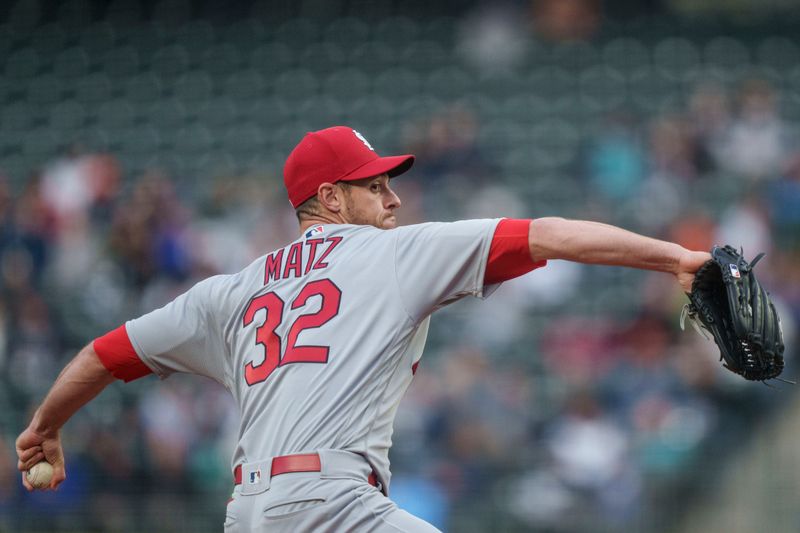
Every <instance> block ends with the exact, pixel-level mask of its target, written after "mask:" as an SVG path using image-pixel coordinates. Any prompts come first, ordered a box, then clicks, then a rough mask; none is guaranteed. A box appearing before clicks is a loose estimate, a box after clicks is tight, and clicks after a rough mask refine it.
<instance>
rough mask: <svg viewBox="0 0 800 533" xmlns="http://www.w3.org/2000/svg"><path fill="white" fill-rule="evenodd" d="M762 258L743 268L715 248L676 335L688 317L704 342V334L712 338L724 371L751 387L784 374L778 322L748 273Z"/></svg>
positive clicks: (730, 252)
mask: <svg viewBox="0 0 800 533" xmlns="http://www.w3.org/2000/svg"><path fill="white" fill-rule="evenodd" d="M763 256H764V254H763V253H762V254H759V255H758V256H756V258H755V259H753V262H752V263H748V262H747V261H745V259H744V257H742V254H740V253H739V252H737V251H736V250H735V249H734V248H733V247H732V246H723V247H719V246H715V247H714V248H713V249H712V250H711V260H710V261H707V262H706V263H705V264H704V265H703V266H702V267H700V269H699V270H698V271H697V273H696V274H695V278H694V281H693V282H692V292H691V293H690V294H688V295H687V296H689V302H690V303H688V304H686V305H685V306H684V309H683V313H682V314H681V329H683V327H684V322H685V319H686V317H687V316H688V317H689V318H690V319H691V320H692V323H693V325H694V326H695V328H696V329H697V330H698V331H699V332H700V333H701V334H703V335H704V336H706V334H705V333H704V332H703V330H702V329H701V328H703V329H705V330H707V331H709V332H710V333H711V334H712V335H713V337H714V341H715V342H716V343H717V346H718V347H719V349H720V352H721V353H720V360H721V361H722V360H724V361H725V362H724V363H723V366H724V367H725V368H727V369H728V370H730V371H731V372H735V373H737V374H739V375H741V376H742V377H744V378H745V379H749V380H754V381H764V380H767V379H773V378H777V377H778V376H779V375H780V374H781V372H782V371H783V334H782V331H781V321H780V318H779V317H778V313H777V312H776V311H775V306H774V305H773V304H772V300H770V297H769V293H768V292H767V291H765V290H764V288H763V287H762V286H761V284H760V283H759V282H758V280H757V279H756V276H755V274H754V273H753V267H755V266H756V263H758V261H759V260H760V259H761V258H762V257H763ZM698 323H699V325H698Z"/></svg>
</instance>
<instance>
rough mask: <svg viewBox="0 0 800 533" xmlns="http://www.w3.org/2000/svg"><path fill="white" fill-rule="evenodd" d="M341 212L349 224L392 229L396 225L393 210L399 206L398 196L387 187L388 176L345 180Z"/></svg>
mask: <svg viewBox="0 0 800 533" xmlns="http://www.w3.org/2000/svg"><path fill="white" fill-rule="evenodd" d="M347 184H348V185H350V187H345V188H343V190H344V192H345V202H344V210H343V212H342V214H343V215H344V216H345V218H346V219H347V221H348V222H349V223H351V224H363V225H369V226H375V227H376V228H380V229H392V228H394V227H396V226H397V217H395V215H394V211H395V210H396V209H398V208H399V207H400V198H398V196H397V195H396V194H395V192H394V191H393V190H392V189H391V187H389V176H388V175H386V174H382V175H380V176H376V177H374V178H366V179H363V180H355V181H349V182H347Z"/></svg>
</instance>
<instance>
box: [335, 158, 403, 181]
mask: <svg viewBox="0 0 800 533" xmlns="http://www.w3.org/2000/svg"><path fill="white" fill-rule="evenodd" d="M413 164H414V156H413V155H410V154H408V155H392V156H388V157H379V158H378V159H373V160H372V161H370V162H369V163H367V164H366V165H362V166H360V167H358V168H357V169H355V170H354V171H352V172H350V173H349V174H346V175H345V176H342V177H341V178H340V180H339V181H355V180H360V179H365V178H372V177H375V176H380V175H381V174H388V175H389V177H390V178H394V177H395V176H399V175H400V174H402V173H404V172H406V171H408V169H410V168H411V166H412V165H413Z"/></svg>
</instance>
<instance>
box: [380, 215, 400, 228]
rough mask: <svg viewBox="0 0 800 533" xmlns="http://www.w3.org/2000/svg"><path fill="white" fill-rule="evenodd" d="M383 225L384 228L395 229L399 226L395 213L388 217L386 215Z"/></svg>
mask: <svg viewBox="0 0 800 533" xmlns="http://www.w3.org/2000/svg"><path fill="white" fill-rule="evenodd" d="M381 227H382V228H383V229H394V228H396V227H397V217H396V216H394V215H389V216H388V217H384V219H383V221H382V222H381Z"/></svg>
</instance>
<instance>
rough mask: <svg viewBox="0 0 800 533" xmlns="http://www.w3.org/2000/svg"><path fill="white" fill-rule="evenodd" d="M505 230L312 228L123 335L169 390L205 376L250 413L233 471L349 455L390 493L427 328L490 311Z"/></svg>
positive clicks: (488, 224)
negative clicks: (400, 416) (400, 421)
mask: <svg viewBox="0 0 800 533" xmlns="http://www.w3.org/2000/svg"><path fill="white" fill-rule="evenodd" d="M497 223H498V220H470V221H460V222H453V223H427V224H419V225H413V226H405V227H399V228H396V229H393V230H380V229H377V228H374V227H372V226H354V225H335V224H330V225H324V226H315V227H312V228H310V229H309V230H307V231H306V232H305V234H304V235H303V236H302V237H301V238H299V239H297V240H296V241H294V242H293V243H291V244H289V245H288V246H286V247H284V248H282V249H279V250H276V251H274V252H272V253H270V254H267V255H266V256H263V257H261V258H259V259H258V260H256V261H255V262H253V263H252V264H250V265H249V266H248V267H246V268H245V269H244V270H242V271H241V272H239V273H238V274H234V275H221V276H215V277H212V278H209V279H207V280H205V281H202V282H200V283H198V284H197V285H195V286H194V287H193V288H192V289H190V290H189V291H188V292H186V293H185V294H183V295H181V296H179V297H178V298H176V299H175V300H174V301H172V302H171V303H169V304H168V305H166V306H164V307H162V308H161V309H157V310H155V311H153V312H151V313H149V314H146V315H144V316H142V317H140V318H137V319H135V320H131V321H129V322H128V323H127V324H126V329H127V331H128V335H129V337H130V340H131V343H132V344H133V346H134V348H135V350H136V352H137V354H138V355H139V357H140V358H141V359H142V361H143V362H144V363H145V364H146V365H147V366H148V367H150V368H151V369H152V370H153V371H154V372H155V373H156V374H158V375H159V376H160V377H162V378H163V377H166V376H168V375H169V374H171V373H173V372H188V373H193V374H201V375H204V376H208V377H210V378H212V379H214V380H216V381H218V382H219V383H221V384H222V385H224V386H225V387H226V388H227V389H228V390H230V391H231V393H232V394H233V395H234V397H235V399H236V401H237V403H238V405H239V408H240V412H241V426H240V430H239V443H238V446H237V448H236V451H235V453H234V456H233V463H234V465H236V464H241V463H244V462H249V461H257V460H261V459H264V458H268V457H273V456H278V455H287V454H294V453H304V452H313V451H315V450H320V449H330V450H345V451H352V452H356V453H359V454H361V455H363V456H365V457H366V458H367V460H368V461H369V463H370V464H371V466H372V468H373V469H374V470H375V473H376V474H377V475H378V478H379V480H380V481H381V483H382V484H383V486H384V487H385V489H386V490H388V486H389V481H390V473H389V456H388V453H389V448H390V446H391V443H392V425H393V420H394V416H395V412H396V411H397V407H398V405H399V403H400V400H401V398H402V396H403V394H404V393H405V391H406V389H407V388H408V386H409V384H410V383H411V379H412V374H413V372H412V369H413V368H415V365H416V363H417V362H418V361H419V359H420V357H421V355H422V350H423V347H424V344H425V339H426V337H427V332H428V322H429V317H430V314H431V313H432V312H433V311H435V310H436V309H437V308H440V307H442V306H444V305H446V304H449V303H451V302H453V301H456V300H458V299H460V298H462V297H464V296H466V295H473V296H478V297H482V296H484V294H485V291H486V288H485V287H484V284H483V279H484V271H485V268H486V261H487V256H488V252H489V248H490V245H491V241H492V235H493V233H494V229H495V227H496V225H497Z"/></svg>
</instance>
